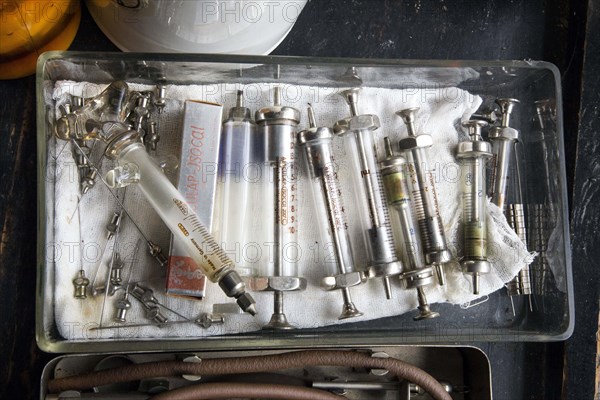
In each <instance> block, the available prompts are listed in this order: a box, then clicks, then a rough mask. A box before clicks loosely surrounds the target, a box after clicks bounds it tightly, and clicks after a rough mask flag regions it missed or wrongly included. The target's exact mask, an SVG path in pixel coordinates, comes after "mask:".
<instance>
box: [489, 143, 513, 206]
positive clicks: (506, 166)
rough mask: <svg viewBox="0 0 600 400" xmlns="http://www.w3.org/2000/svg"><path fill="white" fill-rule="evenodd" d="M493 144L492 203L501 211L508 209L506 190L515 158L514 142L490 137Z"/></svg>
mask: <svg viewBox="0 0 600 400" xmlns="http://www.w3.org/2000/svg"><path fill="white" fill-rule="evenodd" d="M490 140H491V142H492V152H493V153H494V158H493V159H492V170H493V173H492V182H491V186H492V203H494V204H496V205H497V206H498V207H499V208H500V209H501V210H504V209H505V208H506V189H507V186H508V180H509V172H510V160H512V157H513V149H514V145H515V144H514V141H513V140H510V139H507V138H503V137H497V138H492V137H490Z"/></svg>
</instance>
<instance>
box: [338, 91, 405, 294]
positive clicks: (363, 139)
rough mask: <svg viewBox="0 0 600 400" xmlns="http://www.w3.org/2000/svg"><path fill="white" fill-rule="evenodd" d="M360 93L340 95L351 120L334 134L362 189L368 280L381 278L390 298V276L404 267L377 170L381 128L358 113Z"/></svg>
mask: <svg viewBox="0 0 600 400" xmlns="http://www.w3.org/2000/svg"><path fill="white" fill-rule="evenodd" d="M359 93H360V88H354V89H349V90H345V91H343V92H342V93H340V94H341V96H342V97H343V98H344V99H345V100H346V103H348V106H349V107H350V114H351V117H349V118H345V119H343V120H340V121H338V122H337V123H336V124H335V126H334V131H335V133H336V134H343V135H344V139H345V143H346V148H347V150H348V152H349V154H351V155H352V158H353V160H352V167H353V171H352V172H353V176H354V179H355V182H356V185H357V188H362V190H358V191H357V193H360V194H359V197H360V198H359V204H360V205H361V207H359V210H360V211H359V212H360V221H361V224H362V232H363V234H364V239H365V242H366V245H367V253H368V265H367V268H366V271H365V274H366V275H367V277H368V278H383V282H384V288H385V294H386V297H387V298H388V299H390V298H391V297H392V294H391V287H390V281H389V277H390V276H395V275H398V274H400V273H401V272H402V268H403V267H402V262H401V261H400V260H398V257H397V256H396V245H395V243H394V237H393V233H392V227H391V224H390V219H389V218H390V217H389V211H388V207H387V202H386V201H385V193H384V189H383V184H382V182H381V175H380V174H379V168H378V167H377V153H376V149H375V141H374V138H373V131H374V130H376V129H378V128H379V126H380V123H379V118H378V117H377V116H376V115H371V114H363V115H360V114H359V112H358V96H359ZM363 193H364V195H362V194H363Z"/></svg>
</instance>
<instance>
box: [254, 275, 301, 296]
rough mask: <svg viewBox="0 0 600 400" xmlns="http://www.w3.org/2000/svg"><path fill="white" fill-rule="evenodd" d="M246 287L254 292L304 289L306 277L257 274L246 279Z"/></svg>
mask: <svg viewBox="0 0 600 400" xmlns="http://www.w3.org/2000/svg"><path fill="white" fill-rule="evenodd" d="M246 282H247V283H248V287H249V288H250V289H251V290H253V291H256V292H261V291H271V292H273V291H276V292H293V291H301V290H306V286H307V283H306V279H305V278H299V277H296V276H257V277H250V278H248V279H247V280H246Z"/></svg>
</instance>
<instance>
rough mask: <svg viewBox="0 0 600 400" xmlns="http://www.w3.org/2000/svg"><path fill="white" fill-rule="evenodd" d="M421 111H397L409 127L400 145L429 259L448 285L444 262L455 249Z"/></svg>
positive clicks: (414, 109) (417, 109)
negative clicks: (419, 123) (420, 124)
mask: <svg viewBox="0 0 600 400" xmlns="http://www.w3.org/2000/svg"><path fill="white" fill-rule="evenodd" d="M418 111H419V108H408V109H405V110H401V111H398V112H397V113H396V114H397V115H398V116H400V117H401V118H402V120H403V121H404V123H405V124H406V127H407V130H408V137H406V138H403V139H401V140H400V142H399V145H400V150H402V151H403V152H404V153H405V154H406V156H407V161H408V173H409V177H410V184H411V185H410V186H411V192H412V200H413V203H414V206H415V211H416V214H417V223H418V225H419V232H420V234H421V242H422V244H423V253H424V254H425V262H426V263H427V264H428V265H434V267H435V270H436V274H437V277H438V281H439V283H440V285H444V284H445V281H446V278H445V273H444V269H443V265H444V264H446V263H448V262H450V261H452V253H451V252H450V250H449V249H448V245H447V242H446V234H445V233H444V224H443V222H442V218H441V215H440V211H439V205H438V204H439V203H438V199H437V193H436V188H435V181H434V178H433V174H432V173H431V172H430V171H428V170H427V168H428V165H429V164H428V157H427V149H428V148H429V147H431V146H432V145H433V138H432V137H431V136H430V135H427V134H420V135H417V133H416V129H415V125H414V122H415V116H416V113H417V112H418Z"/></svg>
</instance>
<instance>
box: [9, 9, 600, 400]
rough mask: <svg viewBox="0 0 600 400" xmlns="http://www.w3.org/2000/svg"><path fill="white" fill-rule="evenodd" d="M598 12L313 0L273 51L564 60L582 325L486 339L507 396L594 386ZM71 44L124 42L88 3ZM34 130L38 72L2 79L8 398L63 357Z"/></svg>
mask: <svg viewBox="0 0 600 400" xmlns="http://www.w3.org/2000/svg"><path fill="white" fill-rule="evenodd" d="M455 3H456V4H455ZM459 3H460V4H459ZM588 7H589V9H588ZM598 15H599V14H598V10H597V9H596V8H595V7H594V6H593V5H592V2H590V4H589V6H588V5H586V4H585V3H581V2H576V1H571V2H567V1H558V0H548V1H492V0H482V1H477V2H450V1H433V0H421V1H412V2H400V1H392V0H390V1H383V0H377V1H367V0H364V1H358V0H353V1H350V0H336V1H331V2H325V1H315V0H313V1H311V2H310V3H309V4H308V5H307V7H306V9H305V11H304V12H303V13H302V14H301V17H300V19H299V21H298V22H297V24H296V26H295V28H294V29H293V31H292V32H291V33H290V35H289V37H288V38H287V39H286V40H285V41H284V42H283V43H282V44H281V45H280V46H279V47H278V48H277V49H276V50H275V52H274V54H290V55H311V56H352V57H378V58H423V59H428V58H437V59H440V58H441V59H498V58H500V59H539V60H547V61H551V62H554V63H555V64H556V65H557V66H558V67H559V69H560V70H561V73H562V76H563V89H564V99H565V109H564V114H565V132H566V137H565V141H566V147H567V169H568V171H567V173H568V176H569V187H570V192H569V197H570V199H571V200H572V232H573V266H574V274H575V290H576V313H577V314H576V315H577V319H576V328H575V333H574V335H573V337H572V338H571V339H569V340H568V341H567V342H566V343H548V344H544V343H533V344H530V343H499V344H489V343H481V344H478V345H479V346H480V347H482V348H483V349H484V350H485V351H486V352H487V353H488V355H489V357H490V360H491V363H492V370H493V384H494V395H495V398H496V399H499V400H504V399H507V400H508V399H510V400H513V399H520V398H523V399H558V398H561V393H562V394H564V398H570V399H591V398H593V393H594V369H595V365H596V336H595V333H596V330H597V321H598V319H597V315H598V282H599V281H598V277H599V271H600V269H599V268H598V260H600V243H599V241H600V211H599V207H598V206H597V203H598V201H599V200H600V198H599V197H600V133H599V132H600V121H599V120H598V113H599V112H600V111H599V110H600V98H599V96H600V94H599V93H600V75H599V74H598V70H599V69H600V38H599V34H598V29H597V28H595V29H594V27H597V26H598V23H599V22H600V21H598V18H599V17H598ZM586 22H587V24H586ZM72 49H76V50H90V51H114V50H116V48H115V47H114V46H113V45H112V44H111V43H110V42H109V41H108V39H106V37H105V36H104V35H103V34H102V33H101V32H100V31H99V29H98V28H97V27H96V26H95V24H94V22H93V20H92V19H91V18H90V16H89V14H88V13H87V12H84V14H83V18H82V25H81V27H80V30H79V32H78V35H77V37H76V39H75V42H74V43H73V45H72ZM584 50H585V57H584ZM584 60H585V64H584ZM582 72H583V73H582ZM35 135H36V130H35V79H34V78H33V77H29V78H25V79H20V80H14V81H0V221H1V223H2V237H1V241H0V316H2V322H1V323H0V335H1V336H0V356H1V359H2V361H3V362H2V363H0V398H2V399H4V398H7V399H9V398H11V399H13V398H14V399H16V398H23V399H26V398H35V397H36V395H37V390H38V383H39V376H40V373H41V369H42V368H43V365H44V364H45V363H46V362H47V361H48V360H49V359H51V358H53V357H54V355H47V354H44V353H42V352H40V351H39V350H38V349H37V347H36V344H35V338H34V310H35V289H34V288H35V279H36V276H35V274H36V271H35V268H36V257H35V240H36V223H37V219H36V146H35ZM578 138H579V140H577V139H578ZM563 367H564V368H563ZM563 382H564V384H563Z"/></svg>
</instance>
